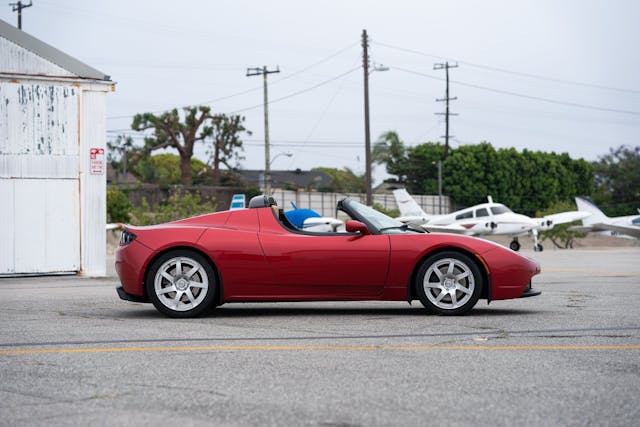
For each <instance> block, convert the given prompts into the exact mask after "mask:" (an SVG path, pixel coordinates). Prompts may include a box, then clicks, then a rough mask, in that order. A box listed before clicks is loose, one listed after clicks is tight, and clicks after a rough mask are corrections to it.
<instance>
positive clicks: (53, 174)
mask: <svg viewBox="0 0 640 427" xmlns="http://www.w3.org/2000/svg"><path fill="white" fill-rule="evenodd" d="M78 104H79V91H78V89H77V88H75V87H72V86H64V85H55V84H47V83H43V82H33V81H31V82H30V81H24V82H8V81H0V123H1V126H0V203H1V204H2V208H1V209H0V274H23V273H51V272H65V271H69V272H72V271H78V270H80V267H81V263H80V199H79V183H80V182H79V156H80V153H79V148H78Z"/></svg>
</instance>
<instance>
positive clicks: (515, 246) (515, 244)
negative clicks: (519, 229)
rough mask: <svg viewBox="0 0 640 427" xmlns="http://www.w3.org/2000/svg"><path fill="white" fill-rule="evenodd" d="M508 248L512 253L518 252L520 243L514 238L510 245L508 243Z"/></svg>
mask: <svg viewBox="0 0 640 427" xmlns="http://www.w3.org/2000/svg"><path fill="white" fill-rule="evenodd" d="M509 247H510V248H511V250H512V251H515V252H518V251H519V250H520V242H519V241H518V238H517V237H514V238H513V240H512V241H511V243H509Z"/></svg>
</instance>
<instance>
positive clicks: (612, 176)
mask: <svg viewBox="0 0 640 427" xmlns="http://www.w3.org/2000/svg"><path fill="white" fill-rule="evenodd" d="M593 167H594V168H595V175H596V181H595V182H596V188H595V192H594V194H593V198H594V201H595V202H596V203H598V204H599V205H601V206H602V207H603V209H604V211H605V212H606V213H607V215H610V216H620V215H630V214H631V213H632V212H633V210H634V209H636V208H637V207H638V206H640V145H639V146H636V147H630V146H627V145H621V146H620V147H617V148H611V149H610V150H609V153H608V154H606V155H604V156H601V157H599V158H598V160H597V161H596V162H594V163H593ZM584 194H588V193H584Z"/></svg>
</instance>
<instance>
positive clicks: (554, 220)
mask: <svg viewBox="0 0 640 427" xmlns="http://www.w3.org/2000/svg"><path fill="white" fill-rule="evenodd" d="M590 215H591V213H589V212H584V211H568V212H560V213H557V214H552V215H546V216H544V217H542V218H536V221H537V222H538V224H540V228H541V229H543V230H548V229H551V228H553V227H554V226H556V225H558V224H566V223H568V222H573V221H579V220H581V219H584V218H586V217H588V216H590Z"/></svg>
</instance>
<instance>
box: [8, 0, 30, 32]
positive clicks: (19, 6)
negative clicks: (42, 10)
mask: <svg viewBox="0 0 640 427" xmlns="http://www.w3.org/2000/svg"><path fill="white" fill-rule="evenodd" d="M9 6H12V9H11V11H12V12H15V11H18V29H19V30H22V9H26V8H27V7H31V6H33V3H32V2H31V0H29V4H22V2H21V1H18V3H9Z"/></svg>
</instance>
